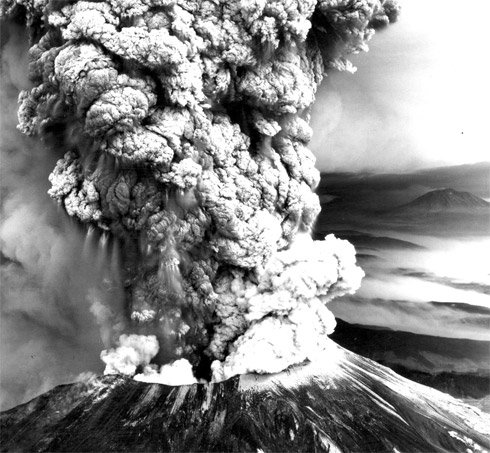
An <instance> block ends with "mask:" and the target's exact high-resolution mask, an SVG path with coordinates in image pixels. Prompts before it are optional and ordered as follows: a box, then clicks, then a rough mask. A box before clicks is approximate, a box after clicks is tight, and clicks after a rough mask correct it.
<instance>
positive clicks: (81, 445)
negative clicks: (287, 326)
mask: <svg viewBox="0 0 490 453" xmlns="http://www.w3.org/2000/svg"><path fill="white" fill-rule="evenodd" d="M320 359H321V358H320V357H318V360H316V361H315V362H310V363H308V364H306V365H302V366H297V367H293V368H291V369H289V370H287V371H286V372H282V373H278V374H276V375H244V376H240V377H235V378H232V379H230V380H228V381H225V382H221V383H214V384H213V383H212V384H194V385H190V386H181V387H168V386H165V385H161V384H149V383H143V382H138V381H134V380H132V379H130V378H125V377H122V376H119V375H109V376H103V377H98V378H94V379H93V380H92V381H91V382H88V383H76V384H71V385H65V386H60V387H56V388H55V389H53V390H51V391H50V392H48V393H47V394H44V395H41V396H40V397H38V398H35V399H34V400H32V401H30V402H28V403H26V404H23V405H20V406H17V407H15V408H13V409H11V410H8V411H5V412H3V413H2V414H1V415H0V423H1V427H2V433H3V434H2V437H3V446H2V451H38V452H46V451H51V452H56V451H60V452H61V451H84V452H90V451H175V452H177V451H179V452H185V451H196V452H197V451H209V452H211V451H223V452H224V451H260V450H261V451H264V452H269V451H285V452H286V451H291V452H293V451H294V452H299V451H330V452H340V451H364V452H367V451H372V452H380V451H466V450H467V449H471V450H477V449H489V448H490V438H489V435H490V430H489V428H488V427H489V426H490V416H488V415H487V414H484V413H482V412H481V411H479V410H478V409H476V408H473V407H471V406H469V405H466V404H464V403H461V402H460V401H457V400H455V399H454V398H452V397H450V396H448V395H446V394H444V393H441V392H438V391H437V390H433V389H430V388H428V387H425V386H422V385H419V384H416V383H414V382H412V381H409V380H407V379H405V378H403V377H401V376H399V375H397V374H396V373H394V372H393V371H391V370H389V369H388V368H385V367H383V366H381V365H379V364H377V363H375V362H373V361H371V360H369V359H366V358H363V357H361V356H359V355H357V354H354V353H352V352H350V351H347V350H346V349H344V348H342V347H340V346H338V345H336V344H335V343H333V342H331V348H330V349H329V350H328V351H326V352H325V355H324V357H323V360H320Z"/></svg>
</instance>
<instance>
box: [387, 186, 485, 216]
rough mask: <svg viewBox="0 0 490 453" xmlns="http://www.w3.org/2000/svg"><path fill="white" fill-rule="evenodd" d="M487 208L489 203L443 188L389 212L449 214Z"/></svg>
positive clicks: (468, 193) (464, 193)
mask: <svg viewBox="0 0 490 453" xmlns="http://www.w3.org/2000/svg"><path fill="white" fill-rule="evenodd" d="M489 207H490V203H488V202H487V201H485V200H483V199H482V198H480V197H477V196H476V195H473V194H472V193H470V192H463V191H458V190H455V189H451V188H445V189H436V190H431V191H430V192H427V193H425V194H424V195H421V196H420V197H418V198H416V199H415V200H412V201H410V202H409V203H405V204H403V205H401V206H398V207H396V208H393V209H391V210H390V212H412V211H420V212H450V211H457V210H474V209H480V208H487V209H488V208H489Z"/></svg>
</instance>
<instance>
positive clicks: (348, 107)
mask: <svg viewBox="0 0 490 453" xmlns="http://www.w3.org/2000/svg"><path fill="white" fill-rule="evenodd" d="M400 3H401V5H402V8H403V10H402V14H401V16H400V19H399V21H398V22H397V23H395V24H394V25H392V26H390V27H389V28H388V29H386V30H384V31H383V32H381V33H379V34H377V35H376V36H375V37H374V38H373V39H372V41H371V44H370V52H369V53H362V54H359V55H356V56H355V57H354V58H353V59H352V61H353V62H354V64H355V65H356V66H357V67H358V71H357V72H356V73H355V74H354V75H351V74H348V73H336V74H331V75H330V76H329V77H328V78H327V79H326V80H325V81H324V83H323V85H322V87H321V88H320V90H319V93H318V98H317V102H316V105H315V107H314V110H313V122H312V125H313V130H314V137H313V141H312V143H311V148H312V150H313V152H314V153H315V155H316V156H317V158H318V165H319V167H320V168H321V169H322V170H331V171H337V170H350V171H357V170H373V171H378V172H383V171H407V170H413V169H416V168H422V167H432V166H438V165H452V164H460V163H471V162H478V161H490V139H489V137H490V134H489V132H490V131H489V129H490V124H489V118H490V114H489V107H490V63H489V58H488V18H489V17H490V1H488V0H468V1H465V2H461V1H455V0H400Z"/></svg>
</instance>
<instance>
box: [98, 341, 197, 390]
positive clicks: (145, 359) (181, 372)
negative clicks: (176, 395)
mask: <svg viewBox="0 0 490 453" xmlns="http://www.w3.org/2000/svg"><path fill="white" fill-rule="evenodd" d="M158 350H159V345H158V340H157V337H156V336H155V335H136V334H132V335H124V334H123V335H121V336H120V337H119V340H118V345H117V347H116V348H112V349H109V350H104V351H102V353H101V354H100V358H101V359H102V361H103V362H104V363H105V364H106V366H105V369H104V374H124V375H126V376H133V377H134V379H135V380H136V381H141V382H150V383H157V384H165V385H172V386H177V385H189V384H195V383H197V379H196V378H195V377H194V374H193V371H192V365H191V364H190V362H189V361H188V360H186V359H178V360H175V361H173V362H171V363H168V364H165V365H162V366H161V367H160V368H159V367H158V366H157V365H154V364H150V362H151V360H152V359H153V358H154V357H155V356H156V355H157V353H158ZM138 371H139V372H138Z"/></svg>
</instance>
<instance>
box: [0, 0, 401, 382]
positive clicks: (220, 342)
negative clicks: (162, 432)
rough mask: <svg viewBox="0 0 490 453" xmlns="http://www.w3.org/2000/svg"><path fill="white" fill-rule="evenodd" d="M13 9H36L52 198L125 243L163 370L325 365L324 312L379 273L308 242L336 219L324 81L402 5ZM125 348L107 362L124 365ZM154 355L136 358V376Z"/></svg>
mask: <svg viewBox="0 0 490 453" xmlns="http://www.w3.org/2000/svg"><path fill="white" fill-rule="evenodd" d="M3 9H4V11H3V12H4V14H5V13H7V14H25V15H26V19H27V23H28V25H29V27H30V31H31V34H32V35H31V36H32V47H31V49H30V58H31V63H30V78H31V80H32V82H33V84H34V87H33V88H32V89H30V90H26V91H23V92H22V93H21V95H20V108H19V128H20V130H21V131H22V132H24V133H25V134H28V135H41V136H42V137H43V138H44V139H45V140H46V141H47V142H51V143H56V147H57V149H59V148H63V149H64V152H65V154H64V157H62V158H61V159H60V160H59V161H58V162H57V164H56V167H55V168H54V170H53V172H52V174H51V176H50V182H51V189H50V190H49V194H50V195H51V197H53V198H54V199H55V200H57V201H58V202H59V203H60V204H62V206H63V207H64V208H65V209H66V212H67V213H68V214H69V215H71V216H73V217H75V218H77V219H79V220H80V221H81V222H83V223H86V224H92V225H97V227H99V228H101V229H103V230H107V231H110V232H111V234H112V236H114V237H117V238H118V239H119V240H120V241H121V243H122V244H123V246H122V250H123V251H124V253H123V256H122V271H123V274H124V280H125V287H126V292H127V301H128V307H129V308H128V313H129V316H130V318H131V319H132V321H133V323H134V325H135V326H136V327H134V329H136V330H138V332H139V333H140V334H145V335H148V334H152V335H156V337H157V338H158V342H159V344H160V353H159V354H161V355H162V356H161V357H160V359H161V360H162V361H168V360H170V359H174V360H175V359H180V358H185V359H187V360H189V362H190V363H191V364H192V365H193V369H194V371H195V372H196V373H197V375H202V376H206V374H207V373H209V369H210V368H212V370H213V372H214V377H215V379H223V378H227V377H229V376H232V375H234V374H237V373H243V372H249V371H258V372H274V371H280V370H282V369H284V368H286V367H287V366H289V365H291V364H294V363H299V362H301V361H303V360H305V359H307V358H309V357H311V356H312V354H313V352H312V351H313V350H314V349H315V348H317V347H321V343H322V341H323V340H322V338H324V336H325V334H328V333H330V332H331V331H332V330H333V328H334V324H335V322H334V319H333V316H332V315H331V313H330V312H329V311H328V310H327V309H326V308H325V303H326V302H328V301H329V300H330V299H331V298H332V297H335V296H338V295H341V294H345V293H350V292H353V291H354V290H355V289H357V287H358V286H359V284H360V279H361V277H362V271H360V270H359V269H358V268H357V267H356V265H355V254H354V250H353V248H352V247H351V246H350V244H348V243H346V242H345V241H339V240H337V239H335V238H333V237H328V238H327V239H326V240H325V241H319V242H313V241H312V240H311V238H310V237H309V234H308V233H309V232H310V230H311V228H312V225H313V222H314V221H315V218H316V216H317V214H318V212H319V210H320V206H319V202H318V197H317V196H316V195H315V194H314V193H313V190H314V189H315V187H316V185H317V184H318V180H319V173H318V171H317V170H316V169H315V166H314V164H315V159H314V157H313V155H312V153H311V152H310V151H309V150H308V148H307V143H308V142H309V140H310V138H311V133H312V131H311V128H310V127H309V125H308V122H309V119H310V113H309V111H310V106H311V104H312V103H313V101H314V97H315V92H316V89H317V86H318V84H319V83H320V82H321V80H322V77H323V75H324V72H325V71H326V70H328V69H329V68H336V69H341V70H352V65H351V64H350V63H349V62H348V61H347V60H346V58H345V57H346V55H347V54H349V53H352V52H357V51H360V50H366V49H367V46H366V41H367V40H368V39H369V38H370V37H371V36H372V34H373V33H374V29H375V28H378V27H381V26H384V25H386V24H387V23H389V22H391V21H393V20H395V19H396V16H397V13H398V8H397V6H396V4H394V3H393V1H392V0H385V1H383V0H365V1H362V0H361V1H354V0H320V1H316V0H296V1H282V0H278V1H274V2H270V1H265V0H255V1H207V0H204V1H195V0H187V1H181V2H175V1H172V0H131V1H125V0H107V1H77V2H74V1H66V0H59V1H56V2H48V1H47V0H17V1H12V0H10V1H7V2H6V3H5V4H4V7H3ZM298 236H301V238H300V239H299V240H297V238H298ZM305 236H306V237H305ZM132 338H133V337H123V338H122V340H121V344H120V345H119V350H120V348H122V347H124V343H125V342H128V341H131V342H132V341H133V340H131V339H132ZM134 338H137V337H134ZM134 338H133V339H134ZM140 338H141V339H143V338H146V340H145V341H147V340H148V338H151V337H148V336H142V337H140ZM135 347H136V345H135V344H132V345H131V348H132V349H133V350H137V347H136V349H135ZM115 351H117V350H114V351H112V352H106V353H104V360H105V361H106V363H107V364H108V366H109V362H108V360H109V359H110V357H112V356H111V354H116V355H117V353H116V352H115ZM139 353H141V351H139ZM155 354H156V352H155ZM143 355H144V354H143ZM149 357H150V356H148V355H145V356H144V357H139V358H140V359H141V361H140V362H138V363H137V364H136V363H133V361H132V359H128V360H129V362H128V363H127V365H128V366H127V369H128V371H129V368H131V370H130V374H133V373H134V372H136V369H133V368H135V367H134V366H136V368H137V367H138V366H145V365H147V362H148V361H149V360H150V359H151V357H150V358H149ZM113 358H114V357H113ZM133 359H135V360H136V361H138V354H136V356H134V357H133ZM157 359H158V356H157ZM212 362H213V363H212ZM179 363H182V362H179ZM211 363H212V366H211ZM111 366H112V365H111ZM123 368H124V367H122V368H121V367H118V366H113V367H112V368H111V369H112V370H113V371H118V372H123ZM208 377H209V376H208Z"/></svg>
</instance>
